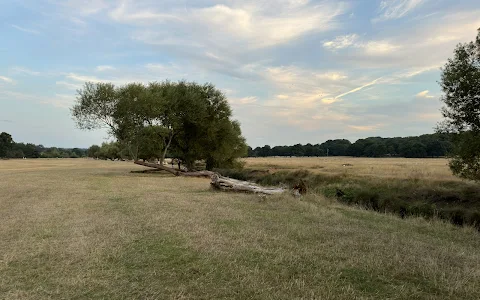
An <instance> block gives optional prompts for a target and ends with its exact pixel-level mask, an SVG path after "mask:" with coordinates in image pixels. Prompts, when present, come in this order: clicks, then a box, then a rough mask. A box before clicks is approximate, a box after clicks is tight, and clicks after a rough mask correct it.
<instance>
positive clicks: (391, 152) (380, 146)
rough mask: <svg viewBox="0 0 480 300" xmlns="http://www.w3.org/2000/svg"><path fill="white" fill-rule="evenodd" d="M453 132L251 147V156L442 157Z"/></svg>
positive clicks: (448, 145)
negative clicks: (313, 143) (352, 141)
mask: <svg viewBox="0 0 480 300" xmlns="http://www.w3.org/2000/svg"><path fill="white" fill-rule="evenodd" d="M453 139H454V134H446V133H443V134H441V133H437V134H425V135H422V136H418V137H406V138H400V137H397V138H381V137H370V138H366V139H360V140H357V141H356V142H355V143H353V144H352V143H351V142H350V141H348V140H344V139H337V140H329V141H326V142H325V143H323V144H315V145H312V144H306V145H302V144H296V145H293V146H275V147H273V148H272V147H270V146H269V145H266V146H263V147H257V148H255V149H252V148H250V147H249V149H248V156H250V157H265V156H357V157H387V156H396V157H416V158H422V157H440V156H446V155H447V154H448V153H449V151H451V150H452V148H453Z"/></svg>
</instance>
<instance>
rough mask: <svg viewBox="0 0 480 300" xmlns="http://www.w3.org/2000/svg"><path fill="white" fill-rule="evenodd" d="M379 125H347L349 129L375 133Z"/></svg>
mask: <svg viewBox="0 0 480 300" xmlns="http://www.w3.org/2000/svg"><path fill="white" fill-rule="evenodd" d="M380 126H381V124H376V125H348V127H349V128H351V129H354V130H357V131H375V130H378V129H379V127H380Z"/></svg>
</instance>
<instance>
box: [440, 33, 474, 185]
mask: <svg viewBox="0 0 480 300" xmlns="http://www.w3.org/2000/svg"><path fill="white" fill-rule="evenodd" d="M440 86H441V87H442V90H443V93H444V95H443V97H442V101H443V102H444V104H445V106H444V107H443V108H442V114H443V116H444V117H445V120H444V121H443V123H441V124H439V126H438V129H437V130H438V131H441V132H455V133H460V134H459V135H458V138H457V140H456V145H455V147H454V149H453V152H452V155H451V158H452V160H451V162H450V167H451V169H452V171H453V173H454V174H456V175H458V176H460V177H462V178H466V179H471V180H477V181H479V180H480V148H479V147H478V146H479V143H480V142H479V137H480V29H479V30H478V35H477V38H476V41H474V42H470V43H465V44H459V45H457V48H456V49H455V52H454V57H453V58H451V59H449V60H448V61H447V63H446V64H445V66H444V68H443V69H442V77H441V81H440Z"/></svg>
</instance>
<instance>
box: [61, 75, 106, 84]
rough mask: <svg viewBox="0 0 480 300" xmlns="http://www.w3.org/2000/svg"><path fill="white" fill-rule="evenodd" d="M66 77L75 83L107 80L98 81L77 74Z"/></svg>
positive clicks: (95, 78)
mask: <svg viewBox="0 0 480 300" xmlns="http://www.w3.org/2000/svg"><path fill="white" fill-rule="evenodd" d="M66 77H67V78H68V79H71V80H73V81H77V82H95V83H96V82H106V81H108V80H103V79H99V78H97V77H95V76H85V75H78V74H75V73H69V74H67V75H66Z"/></svg>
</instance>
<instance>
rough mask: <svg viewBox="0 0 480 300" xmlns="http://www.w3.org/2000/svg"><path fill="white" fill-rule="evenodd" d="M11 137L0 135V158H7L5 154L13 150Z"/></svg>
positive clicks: (5, 134)
mask: <svg viewBox="0 0 480 300" xmlns="http://www.w3.org/2000/svg"><path fill="white" fill-rule="evenodd" d="M13 144H14V142H13V139H12V136H11V135H10V134H8V133H6V132H2V133H0V157H7V152H9V151H11V150H12V148H13Z"/></svg>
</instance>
